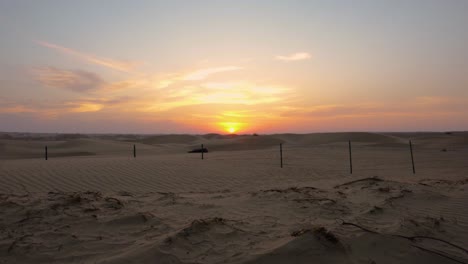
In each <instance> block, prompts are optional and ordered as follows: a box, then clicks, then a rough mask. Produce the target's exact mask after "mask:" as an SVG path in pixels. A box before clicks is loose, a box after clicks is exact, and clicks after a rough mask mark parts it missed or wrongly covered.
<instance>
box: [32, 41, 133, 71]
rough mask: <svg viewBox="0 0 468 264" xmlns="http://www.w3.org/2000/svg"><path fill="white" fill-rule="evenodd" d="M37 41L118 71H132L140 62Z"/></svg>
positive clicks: (42, 44) (50, 47)
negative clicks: (96, 54) (110, 57)
mask: <svg viewBox="0 0 468 264" xmlns="http://www.w3.org/2000/svg"><path fill="white" fill-rule="evenodd" d="M36 43H37V44H39V45H41V46H43V47H46V48H49V49H53V50H56V51H59V52H61V53H64V54H67V55H70V56H73V57H75V58H78V59H81V60H84V61H86V62H88V63H92V64H96V65H100V66H103V67H106V68H109V69H113V70H118V71H123V72H130V71H131V70H132V69H134V68H135V67H136V65H137V64H138V63H136V62H128V61H119V60H113V59H109V58H103V57H99V56H95V55H91V54H86V53H83V52H80V51H77V50H74V49H71V48H66V47H63V46H59V45H56V44H53V43H49V42H46V41H36Z"/></svg>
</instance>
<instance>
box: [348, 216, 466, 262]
mask: <svg viewBox="0 0 468 264" xmlns="http://www.w3.org/2000/svg"><path fill="white" fill-rule="evenodd" d="M340 220H341V222H342V223H341V224H342V225H350V226H354V227H357V228H359V229H361V230H363V231H366V232H369V233H372V234H379V235H389V236H394V237H400V238H404V239H408V240H410V241H412V242H414V241H415V240H416V239H431V240H436V241H439V242H443V243H446V244H447V245H450V246H452V247H454V248H457V249H460V250H462V251H463V252H465V253H467V254H468V250H467V249H465V248H463V247H461V246H458V245H455V244H453V243H451V242H449V241H446V240H443V239H440V238H436V237H429V236H404V235H394V234H383V233H379V232H377V231H373V230H370V229H367V228H365V227H362V226H360V225H358V224H354V223H349V222H345V221H344V220H343V219H340ZM412 246H414V247H416V248H419V249H421V250H425V251H428V252H432V253H435V254H437V255H440V256H443V257H446V258H448V259H451V260H453V261H456V262H459V263H464V262H460V261H459V260H456V259H454V258H452V257H450V256H446V255H444V254H442V253H439V252H435V251H432V250H429V249H426V248H422V247H419V246H417V245H412Z"/></svg>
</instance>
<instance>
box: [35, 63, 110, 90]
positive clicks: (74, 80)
mask: <svg viewBox="0 0 468 264" xmlns="http://www.w3.org/2000/svg"><path fill="white" fill-rule="evenodd" d="M33 72H34V73H35V75H36V77H37V80H38V81H39V82H40V83H42V84H43V85H45V86H48V87H55V88H61V89H66V90H70V91H74V92H88V91H92V90H97V89H99V88H101V87H103V86H104V85H105V82H104V80H102V79H101V77H99V76H98V75H97V74H95V73H92V72H87V71H81V70H65V69H58V68H55V67H43V68H36V69H34V70H33Z"/></svg>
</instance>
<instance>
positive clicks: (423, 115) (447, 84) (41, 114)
mask: <svg viewBox="0 0 468 264" xmlns="http://www.w3.org/2000/svg"><path fill="white" fill-rule="evenodd" d="M416 2H417V3H416ZM52 6H53V8H52ZM467 7H468V4H466V2H462V1H460V2H455V1H453V2H452V1H450V2H441V1H420V2H418V1H415V3H406V4H404V3H400V2H394V3H390V2H389V3H385V4H382V3H380V4H379V3H375V2H373V1H357V2H356V3H354V4H353V5H350V4H348V3H343V2H339V1H336V2H335V1H330V2H328V3H321V2H313V1H303V2H301V1H299V2H297V3H291V4H288V5H286V4H285V3H284V2H281V1H271V2H259V3H251V2H249V1H239V2H237V3H227V2H223V4H221V3H210V2H200V3H198V4H196V5H195V4H194V3H187V2H179V1H174V3H169V2H166V3H162V2H154V3H142V2H139V3H135V4H133V5H132V4H131V3H125V4H122V6H118V5H116V7H112V8H111V10H107V8H108V7H107V6H104V5H103V4H102V3H96V2H93V1H90V2H86V1H83V2H81V3H79V4H77V3H56V2H55V3H52V2H49V1H44V2H41V3H34V2H31V3H29V4H25V5H20V4H17V3H15V2H10V3H1V4H0V10H2V11H0V17H1V21H0V22H2V24H3V25H5V26H3V27H1V28H0V35H1V36H3V37H2V39H4V40H5V43H4V45H2V46H1V47H0V89H1V94H0V131H31V132H72V133H75V132H80V133H95V132H97V133H112V132H113V133H211V132H216V133H241V134H242V133H278V132H297V133H305V132H317V131H410V130H412V131H414V130H431V131H434V130H435V131H441V130H466V129H468V111H466V110H467V107H466V106H467V105H468V77H467V76H468V57H467V56H468V48H467V47H468V33H467V31H466V26H467V25H468V19H467V18H466V16H465V14H466V12H464V10H465V11H468V8H467ZM51 9H54V10H55V11H56V12H54V13H53V14H51V13H50V12H52V11H51ZM190 10H191V11H190ZM260 10H263V11H262V12H260ZM105 11H106V12H105ZM110 11H112V12H110ZM109 12H110V13H109ZM389 12H390V13H391V15H389V14H388V13H389ZM84 13H86V14H87V15H86V17H87V19H86V21H84V20H83V19H82V15H80V14H84ZM104 14H113V15H108V16H104Z"/></svg>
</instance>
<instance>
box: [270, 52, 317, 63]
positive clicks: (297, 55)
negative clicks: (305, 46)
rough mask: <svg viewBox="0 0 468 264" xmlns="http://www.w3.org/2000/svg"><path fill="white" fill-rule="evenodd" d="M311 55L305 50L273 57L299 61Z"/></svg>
mask: <svg viewBox="0 0 468 264" xmlns="http://www.w3.org/2000/svg"><path fill="white" fill-rule="evenodd" d="M310 58H311V56H310V54H309V53H307V52H297V53H293V54H289V55H278V56H276V57H275V59H276V60H280V61H301V60H308V59H310Z"/></svg>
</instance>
